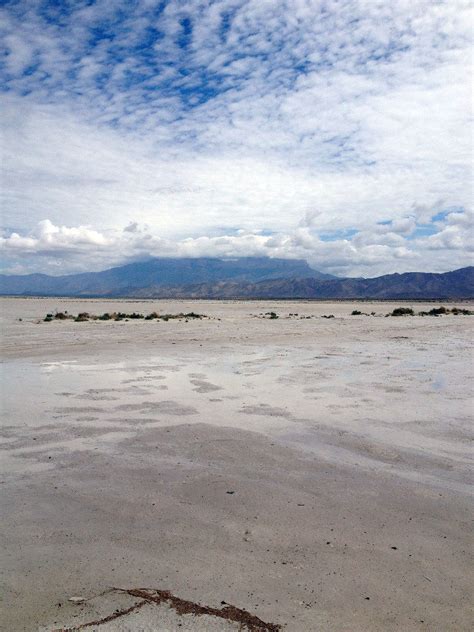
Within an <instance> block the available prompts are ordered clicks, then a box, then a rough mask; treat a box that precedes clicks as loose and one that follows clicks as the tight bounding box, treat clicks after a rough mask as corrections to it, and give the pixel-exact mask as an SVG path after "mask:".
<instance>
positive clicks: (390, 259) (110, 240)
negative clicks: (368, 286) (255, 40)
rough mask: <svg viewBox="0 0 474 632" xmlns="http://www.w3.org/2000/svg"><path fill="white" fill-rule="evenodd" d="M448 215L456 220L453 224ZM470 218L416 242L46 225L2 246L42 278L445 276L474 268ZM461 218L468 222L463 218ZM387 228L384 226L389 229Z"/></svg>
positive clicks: (10, 237)
mask: <svg viewBox="0 0 474 632" xmlns="http://www.w3.org/2000/svg"><path fill="white" fill-rule="evenodd" d="M451 215H456V217H455V222H453V218H452V217H451ZM467 215H468V214H467V213H452V214H450V215H448V216H446V217H445V218H444V220H443V221H440V222H438V225H439V226H438V232H437V233H436V234H433V235H427V236H425V237H419V238H412V233H413V232H414V231H410V232H408V233H401V234H399V233H396V232H385V233H384V234H382V235H381V234H380V232H379V229H380V225H375V226H373V227H369V228H368V229H367V230H365V231H360V232H358V233H355V234H354V235H352V236H351V237H349V238H346V237H344V236H343V235H339V236H338V235H335V236H333V238H332V239H331V240H330V241H326V240H325V238H324V234H318V233H317V232H315V231H314V230H313V229H311V228H310V227H307V226H302V225H301V222H300V223H299V224H298V225H297V226H295V227H294V228H293V229H292V230H290V231H287V232H278V233H273V234H270V235H268V234H264V233H262V232H261V231H248V230H238V231H235V233H233V234H220V235H214V236H208V235H204V236H202V235H201V236H196V237H185V238H182V239H167V238H164V237H162V236H160V235H158V234H157V233H155V232H154V231H153V229H152V228H150V227H149V226H146V225H140V224H139V223H138V222H131V223H129V224H128V225H126V226H125V227H124V228H123V229H121V230H108V231H104V232H99V231H97V230H94V229H92V228H91V227H89V226H78V227H66V226H55V225H54V224H53V223H52V222H51V221H49V220H45V221H42V222H40V223H39V224H38V226H37V227H36V228H35V229H33V230H32V231H31V232H30V233H29V234H27V235H24V236H21V235H19V234H18V233H16V232H13V233H10V234H6V235H4V236H3V237H2V238H0V249H1V250H2V252H3V253H4V255H6V258H7V260H9V261H10V262H11V263H10V265H11V270H10V271H13V270H15V271H16V272H18V271H19V270H22V271H24V270H23V269H22V268H21V262H22V261H27V265H26V267H25V269H29V270H33V271H41V270H43V269H44V259H45V258H46V259H47V260H48V265H49V264H51V270H52V271H53V273H56V274H64V273H67V272H72V271H75V270H82V269H84V270H92V269H94V270H100V269H104V268H107V267H110V266H112V265H118V264H120V263H123V262H127V261H135V260H140V259H145V258H148V257H204V256H205V257H245V256H268V257H282V258H301V259H306V260H307V261H308V262H309V263H310V264H312V265H313V267H315V268H316V269H320V270H323V271H327V272H330V273H333V274H338V275H340V276H376V275H378V274H385V273H389V272H391V271H393V269H394V267H396V269H397V270H398V271H400V272H406V271H412V270H415V269H416V270H420V271H439V272H443V271H446V270H449V269H453V268H456V267H462V266H463V265H467V264H469V263H472V257H471V258H470V257H469V256H467V257H466V253H469V252H472V251H473V250H474V248H473V243H472V225H471V224H469V223H468V221H466V216H467ZM461 216H463V217H461ZM384 227H385V226H384Z"/></svg>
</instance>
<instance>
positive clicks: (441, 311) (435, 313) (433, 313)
mask: <svg viewBox="0 0 474 632" xmlns="http://www.w3.org/2000/svg"><path fill="white" fill-rule="evenodd" d="M447 313H448V310H447V309H446V307H434V308H433V309H430V311H429V312H428V314H429V315H430V316H440V315H441V314H447Z"/></svg>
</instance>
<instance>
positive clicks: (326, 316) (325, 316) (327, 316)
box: [321, 314, 334, 318]
mask: <svg viewBox="0 0 474 632" xmlns="http://www.w3.org/2000/svg"><path fill="white" fill-rule="evenodd" d="M321 318H334V314H323V315H322V316H321Z"/></svg>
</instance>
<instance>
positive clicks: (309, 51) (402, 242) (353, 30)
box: [0, 0, 472, 276]
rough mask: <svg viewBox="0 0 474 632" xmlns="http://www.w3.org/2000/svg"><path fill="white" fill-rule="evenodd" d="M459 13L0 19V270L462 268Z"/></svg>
mask: <svg viewBox="0 0 474 632" xmlns="http://www.w3.org/2000/svg"><path fill="white" fill-rule="evenodd" d="M471 13H472V9H471V8H470V2H467V1H464V0H449V1H446V2H445V1H443V0H440V1H437V0H410V1H408V0H397V2H393V3H392V2H386V1H382V0H340V1H337V0H331V1H328V0H291V1H290V0H215V1H204V0H192V1H186V0H175V1H171V0H169V1H165V0H161V1H158V0H135V1H130V0H128V1H122V0H100V1H96V2H94V1H87V2H82V1H81V0H74V1H69V2H68V1H64V0H63V1H61V2H60V1H56V2H46V1H41V0H26V1H24V2H22V1H11V2H8V1H4V2H2V3H1V7H0V32H1V34H2V41H3V42H4V44H5V48H4V50H3V51H2V52H1V53H0V75H1V76H0V79H1V81H0V85H1V86H2V88H1V90H2V111H3V114H2V120H1V124H2V147H3V149H2V182H1V185H2V186H1V193H2V207H1V213H2V215H1V223H2V236H1V246H2V268H3V270H4V271H7V272H17V273H26V272H30V271H41V272H46V273H49V274H60V273H64V272H72V271H76V270H86V269H91V270H92V269H103V268H106V267H109V266H111V265H115V264H118V263H121V262H125V261H130V260H137V259H143V258H145V257H147V256H204V255H205V256H214V255H215V256H223V257H224V256H245V255H268V256H283V257H301V258H305V259H307V260H308V261H309V262H310V263H311V264H312V265H314V266H315V267H317V268H319V269H321V270H324V271H328V272H332V273H334V274H340V275H348V276H353V275H363V276H376V275H377V274H383V273H387V272H395V271H396V272H403V271H406V270H433V271H444V270H449V269H453V268H456V267H460V266H463V265H468V264H471V263H472V140H471V139H472V135H471V133H470V132H471V130H472V127H471V125H472V108H471V94H470V85H469V84H470V82H469V78H471V79H472V65H471V54H472V42H471V33H470V24H471V19H472V15H471Z"/></svg>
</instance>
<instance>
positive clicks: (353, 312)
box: [351, 309, 362, 316]
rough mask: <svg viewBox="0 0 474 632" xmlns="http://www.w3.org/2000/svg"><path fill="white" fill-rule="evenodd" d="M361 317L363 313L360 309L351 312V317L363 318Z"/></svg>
mask: <svg viewBox="0 0 474 632" xmlns="http://www.w3.org/2000/svg"><path fill="white" fill-rule="evenodd" d="M361 315H362V312H359V310H358V309H354V310H352V312H351V316H361Z"/></svg>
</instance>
